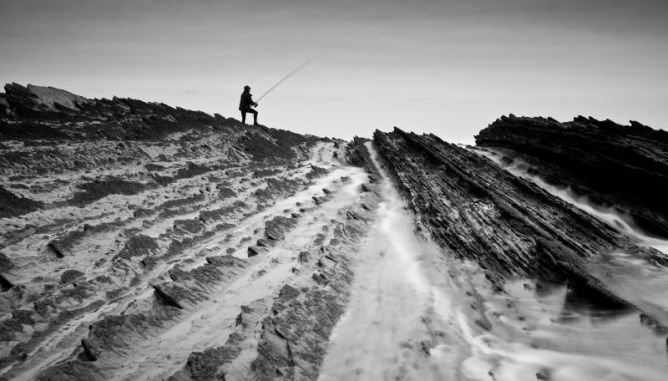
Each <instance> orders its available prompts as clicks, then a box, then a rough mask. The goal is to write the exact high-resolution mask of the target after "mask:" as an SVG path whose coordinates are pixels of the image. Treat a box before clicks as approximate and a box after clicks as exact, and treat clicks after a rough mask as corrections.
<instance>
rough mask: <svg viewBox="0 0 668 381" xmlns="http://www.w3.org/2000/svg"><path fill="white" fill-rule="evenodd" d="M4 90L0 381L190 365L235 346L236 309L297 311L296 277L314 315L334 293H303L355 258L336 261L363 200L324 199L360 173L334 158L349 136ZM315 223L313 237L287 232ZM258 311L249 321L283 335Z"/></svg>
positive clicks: (44, 91)
mask: <svg viewBox="0 0 668 381" xmlns="http://www.w3.org/2000/svg"><path fill="white" fill-rule="evenodd" d="M5 90H6V94H1V96H0V100H1V102H0V144H1V145H2V147H1V149H0V170H1V172H0V178H1V180H2V181H1V183H2V188H0V192H2V196H3V197H2V198H1V201H0V213H1V215H0V231H1V232H2V233H1V234H2V235H1V236H0V254H1V256H0V265H1V267H0V281H1V284H2V292H1V293H0V314H1V317H0V326H1V327H0V332H1V333H0V378H8V379H14V378H16V379H35V378H37V379H44V380H59V379H62V380H65V379H67V380H71V379H81V380H94V379H109V378H112V377H116V378H119V379H142V378H146V377H154V378H155V377H160V376H161V375H166V376H168V375H169V374H174V373H179V370H181V369H182V368H184V366H186V365H188V364H191V363H192V364H197V361H196V360H193V361H188V358H189V355H190V353H191V352H193V351H194V350H201V351H206V349H207V348H209V347H218V346H223V345H225V344H226V342H227V341H228V336H229V334H230V333H232V332H231V331H230V327H234V326H235V322H236V320H237V317H238V316H241V315H239V314H241V313H242V311H241V310H240V306H246V305H247V306H262V305H265V304H266V306H267V307H268V308H269V307H271V306H272V305H274V304H275V303H278V301H280V300H282V301H283V303H284V304H286V305H289V304H290V303H288V300H286V299H285V292H284V293H283V294H280V290H281V289H282V286H283V285H284V283H285V282H286V279H288V278H289V277H292V276H293V274H298V275H299V276H297V275H295V280H294V287H295V290H298V291H299V294H300V295H303V296H302V297H299V298H294V301H297V300H298V301H302V299H301V298H304V299H303V303H304V304H305V305H306V307H303V308H305V309H306V310H309V309H314V310H313V311H315V310H317V309H318V308H320V310H322V308H324V307H323V306H318V305H312V303H311V301H313V300H314V298H315V295H318V294H317V293H318V292H325V291H318V290H314V291H312V292H311V291H309V290H306V288H309V287H312V288H315V287H321V288H329V289H331V288H334V287H335V285H336V284H337V282H340V281H337V279H339V277H341V276H350V274H349V272H348V270H347V267H346V266H347V265H346V262H345V258H342V259H340V260H339V259H337V262H336V263H337V264H340V265H337V266H334V265H332V263H329V262H327V261H328V259H326V258H325V257H331V258H334V259H336V256H337V255H338V250H339V249H338V248H337V247H338V246H341V247H344V246H345V245H352V243H350V242H352V241H353V240H354V237H355V233H354V232H355V231H356V230H355V229H356V228H355V226H354V225H355V224H361V223H363V221H364V220H363V219H361V217H360V216H362V215H363V214H364V210H357V209H358V208H357V207H356V206H355V205H354V204H350V205H342V202H340V201H339V202H337V203H334V205H335V206H336V207H335V208H334V209H332V210H329V209H327V208H328V206H327V205H328V204H332V203H331V200H332V199H335V200H336V199H337V197H340V193H341V192H348V191H349V190H350V188H351V187H353V188H355V187H359V184H360V183H362V182H364V181H365V180H364V178H365V176H366V175H365V174H364V172H363V171H362V170H357V169H355V168H349V169H348V170H344V169H341V168H339V166H338V164H337V163H338V161H337V160H336V157H338V156H343V154H344V153H343V150H342V148H343V147H342V146H341V145H340V143H339V142H335V141H331V140H329V139H320V138H316V137H310V136H302V135H298V134H294V133H291V132H288V131H283V130H276V129H271V128H266V127H264V126H247V125H243V124H241V123H239V122H237V121H235V120H234V119H226V118H223V117H221V116H219V115H216V116H210V115H207V114H205V113H202V112H195V111H189V110H184V109H180V108H172V107H169V106H166V105H163V104H155V103H145V102H141V101H136V100H131V99H119V98H114V99H112V100H106V99H101V100H99V99H94V100H93V99H86V98H83V97H79V96H75V95H73V94H71V93H68V92H65V91H62V90H58V89H53V88H41V87H37V86H28V87H23V86H20V85H17V84H12V85H7V86H6V87H5ZM351 171H352V172H351ZM360 194H361V192H360ZM346 195H347V194H346ZM345 199H346V200H348V199H349V198H348V197H345ZM367 204H369V205H371V203H369V202H367ZM346 208H347V209H346ZM322 210H328V212H327V213H325V214H323V212H322ZM339 210H341V211H340V213H339ZM334 216H338V217H337V218H333V217H334ZM350 216H355V217H357V218H360V219H359V221H361V222H347V221H349V220H350V219H351V218H352V217H350ZM318 218H319V219H318ZM355 221H357V220H355ZM305 226H308V227H309V228H311V229H312V230H314V232H313V235H312V236H311V237H309V238H308V242H307V241H305V240H306V238H300V240H297V239H288V240H287V241H286V237H289V234H290V231H293V230H295V229H297V230H300V231H305ZM316 227H317V229H316ZM318 229H323V231H320V230H318ZM315 230H318V231H315ZM300 237H301V236H300ZM302 241H303V242H302ZM315 242H317V244H316V243H315ZM321 247H322V249H321ZM309 250H310V251H311V254H309V255H307V254H304V255H302V254H300V253H302V252H304V253H308V252H309ZM346 253H348V252H346ZM321 257H322V258H321ZM300 261H302V262H300ZM307 264H310V265H307ZM309 266H310V267H309ZM323 266H328V267H323ZM293 267H294V269H293ZM302 267H303V269H302ZM339 269H340V270H339ZM339 273H340V274H339ZM302 278H303V279H302ZM290 279H292V278H290ZM314 292H315V294H314ZM288 294H290V293H288ZM221 295H225V296H224V297H223V296H221ZM280 295H283V299H281V296H280ZM338 295H339V294H336V295H334V296H332V297H331V298H334V299H336V298H339V299H336V300H334V299H332V301H330V303H337V304H336V305H338V306H339V309H341V308H342V305H343V300H344V299H343V298H345V292H342V293H341V294H340V295H341V296H338ZM274 299H275V300H274ZM316 299H317V298H316ZM290 300H292V299H290ZM318 300H319V299H318ZM294 301H293V302H292V303H294ZM263 303H264V304H263ZM316 304H317V303H316ZM216 306H224V307H221V308H222V310H221V311H222V312H221V311H219V310H217V309H216ZM244 308H245V307H244ZM249 308H255V307H249ZM295 308H296V307H295ZM274 310H275V308H274ZM211 311H215V312H211ZM232 311H233V312H234V313H233V314H232ZM259 311H260V307H257V310H256V311H255V312H253V313H250V315H249V316H251V315H252V316H254V317H255V318H257V319H259V320H262V321H264V320H265V319H266V318H268V317H270V316H271V317H272V319H274V320H276V321H275V322H273V321H272V320H267V323H266V324H267V325H269V324H274V325H276V326H280V327H285V324H284V323H281V322H280V321H279V320H278V319H279V317H277V316H276V315H275V314H273V313H271V314H270V313H269V312H270V309H267V311H262V312H259ZM287 311H292V310H287ZM309 311H311V310H309ZM228 313H229V314H232V315H230V319H229V320H226V316H227V315H226V314H228ZM202 316H208V317H209V318H210V319H212V320H214V321H215V324H214V323H211V329H210V330H209V331H206V334H203V333H202V330H200V329H198V328H197V327H196V326H195V325H194V324H195V323H194V321H195V320H196V319H202ZM336 318H337V316H336V314H335V313H334V316H333V317H332V319H333V321H335V320H336ZM246 319H250V317H247V318H246ZM332 324H333V323H332ZM184 327H191V328H184ZM283 329H284V328H283ZM239 334H241V333H239ZM321 334H322V335H326V331H323V333H321ZM198 335H202V336H198ZM188 338H190V340H191V346H188V345H187V343H186V340H187V339H188ZM320 339H321V340H322V343H320V344H319V345H321V346H324V345H325V343H326V337H325V339H323V338H320ZM230 340H233V339H230ZM294 345H295V351H297V350H298V343H297V342H295V344H294ZM266 347H267V345H265V344H263V348H266ZM156 348H163V349H164V351H160V350H156ZM249 353H250V352H249ZM261 353H268V352H266V351H264V352H262V351H259V350H258V351H257V357H258V358H259V356H260V354H261ZM295 353H296V352H295ZM243 354H244V356H247V351H244V352H243ZM193 356H194V357H193ZM191 357H193V358H196V357H197V356H196V355H192V356H191ZM294 357H295V358H298V357H299V356H298V355H297V354H295V355H294ZM244 358H245V357H244ZM252 360H253V359H251V360H249V362H248V364H250V363H251V361H252ZM295 361H296V360H295ZM300 361H301V360H300ZM256 363H257V364H264V365H262V366H260V365H258V366H257V367H256V368H254V369H258V370H257V372H260V369H264V370H265V371H266V370H267V369H271V365H268V364H269V363H270V362H267V361H264V362H262V361H261V360H260V359H258V360H257V361H256ZM221 365H222V364H221ZM188 366H190V365H188ZM230 366H232V365H230ZM281 367H282V368H284V366H281ZM121 369H122V371H121ZM189 369H190V368H188V371H189V372H190V370H189ZM313 369H315V368H313V366H312V367H311V370H310V372H311V373H310V374H313V373H312V372H313ZM155 372H159V374H155ZM179 374H180V376H179V377H188V376H189V377H195V378H196V377H197V375H198V374H200V373H197V372H195V373H192V372H191V373H187V372H186V373H184V372H180V373H179ZM184 374H185V376H184ZM191 374H193V376H190V375H191Z"/></svg>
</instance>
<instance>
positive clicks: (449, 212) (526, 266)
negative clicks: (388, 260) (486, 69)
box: [374, 128, 651, 309]
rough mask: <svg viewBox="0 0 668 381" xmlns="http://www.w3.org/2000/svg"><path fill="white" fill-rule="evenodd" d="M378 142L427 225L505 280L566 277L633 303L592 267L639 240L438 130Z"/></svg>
mask: <svg viewBox="0 0 668 381" xmlns="http://www.w3.org/2000/svg"><path fill="white" fill-rule="evenodd" d="M374 147H376V149H377V150H378V153H379V158H380V160H381V161H382V163H383V165H384V166H385V167H386V168H387V170H388V172H389V173H390V175H391V176H392V178H393V181H395V183H396V185H397V188H398V190H399V191H400V193H401V194H402V195H403V197H404V198H405V199H406V200H407V202H408V204H409V206H410V207H411V209H413V211H414V212H415V213H416V216H417V222H418V225H419V227H420V228H422V229H425V230H427V231H428V232H429V233H430V234H431V236H432V237H433V238H434V240H435V241H436V242H437V243H439V244H440V245H441V246H442V247H444V248H447V249H448V250H449V251H451V252H453V253H455V254H456V255H458V256H460V257H465V258H470V259H473V260H475V261H477V262H478V263H479V264H480V265H481V266H482V267H483V268H484V269H485V270H486V276H487V277H488V278H489V279H491V280H492V281H493V282H495V283H499V284H501V283H502V282H503V280H504V279H506V278H507V277H510V276H513V275H520V276H528V277H538V278H543V279H546V280H550V281H555V282H564V281H567V282H569V284H571V286H572V287H573V288H575V289H577V290H578V291H579V292H580V293H581V294H583V295H587V296H589V299H591V300H595V301H596V302H597V303H599V304H601V305H602V306H604V307H606V308H616V309H617V308H627V307H632V306H634V304H633V302H632V301H628V300H624V299H622V298H620V297H618V296H617V295H615V294H614V293H613V292H611V291H610V289H609V288H608V286H607V285H606V284H605V280H604V279H598V278H597V277H595V276H593V275H592V274H591V273H590V272H589V271H587V265H588V264H592V263H595V261H596V260H597V258H599V256H600V255H601V254H602V253H609V252H612V251H614V250H619V249H626V248H631V249H634V250H641V251H651V249H643V248H638V247H637V246H636V245H635V243H634V242H632V241H631V240H630V239H628V238H627V237H625V236H624V235H622V234H620V233H619V232H617V231H616V230H614V229H613V228H611V227H609V226H607V225H606V224H604V223H602V222H600V221H598V220H596V219H594V218H592V217H591V216H589V215H587V214H586V213H584V212H582V211H580V210H578V209H577V208H575V207H574V206H572V205H570V204H568V203H566V202H564V201H562V200H561V199H559V198H557V197H555V196H552V195H550V194H549V193H547V192H545V191H544V190H542V189H541V188H539V187H537V186H535V185H534V184H532V183H531V182H529V181H526V180H524V179H521V178H518V177H515V176H513V175H511V174H510V173H508V172H507V171H505V170H503V169H502V168H500V167H499V166H497V165H496V164H495V163H493V162H492V161H491V160H489V159H487V158H484V157H481V156H479V155H477V154H475V153H473V152H470V151H468V150H466V149H463V148H461V147H458V146H456V145H453V144H449V143H446V142H444V141H442V140H441V139H439V138H438V137H436V136H434V135H416V134H412V133H406V132H404V131H402V130H400V129H397V128H395V130H394V131H393V132H391V133H382V132H380V131H376V132H375V134H374Z"/></svg>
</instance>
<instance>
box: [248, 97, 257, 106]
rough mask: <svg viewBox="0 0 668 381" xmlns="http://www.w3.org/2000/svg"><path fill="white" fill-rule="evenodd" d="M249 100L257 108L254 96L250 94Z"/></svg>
mask: <svg viewBox="0 0 668 381" xmlns="http://www.w3.org/2000/svg"><path fill="white" fill-rule="evenodd" d="M248 100H249V101H250V104H252V105H253V106H255V107H257V102H255V101H254V100H253V96H252V95H250V94H248Z"/></svg>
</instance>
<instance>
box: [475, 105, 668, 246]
mask: <svg viewBox="0 0 668 381" xmlns="http://www.w3.org/2000/svg"><path fill="white" fill-rule="evenodd" d="M476 144H477V145H478V146H479V147H482V148H486V149H496V150H498V151H499V152H500V153H501V154H502V155H504V156H505V157H506V160H509V161H512V160H514V159H521V160H523V161H525V162H527V163H528V164H529V165H530V166H531V170H533V171H535V173H536V174H537V175H539V176H541V177H542V178H544V179H545V180H546V181H547V182H549V183H551V184H553V185H557V186H563V187H570V188H571V189H572V190H573V191H574V192H576V193H578V194H580V195H586V196H588V198H589V199H590V200H591V201H593V202H594V203H596V204H598V205H600V206H602V207H606V208H614V209H616V210H618V211H619V212H620V214H622V215H627V216H629V217H630V218H631V219H632V222H633V223H635V225H637V226H638V227H640V228H641V229H642V230H644V231H646V232H648V233H650V234H652V235H656V236H660V237H664V238H666V237H668V203H667V202H666V196H665V193H666V189H668V132H666V131H663V130H654V129H652V128H650V127H647V126H644V125H642V124H640V123H638V122H634V121H631V124H630V125H629V126H622V125H619V124H616V123H614V122H612V121H610V120H605V121H599V120H596V119H593V118H585V117H582V116H579V117H577V118H575V119H573V121H572V122H565V123H560V122H558V121H556V120H554V119H552V118H548V119H544V118H528V117H515V116H512V115H511V116H510V117H502V118H501V119H498V120H496V121H495V122H494V123H492V124H491V125H489V127H487V128H485V129H484V130H482V131H480V133H479V134H478V135H477V136H476Z"/></svg>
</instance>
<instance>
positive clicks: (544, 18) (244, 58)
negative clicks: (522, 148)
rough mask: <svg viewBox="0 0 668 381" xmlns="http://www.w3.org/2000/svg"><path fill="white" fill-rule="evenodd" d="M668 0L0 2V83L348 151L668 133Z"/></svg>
mask: <svg viewBox="0 0 668 381" xmlns="http://www.w3.org/2000/svg"><path fill="white" fill-rule="evenodd" d="M667 18H668V1H661V0H656V1H649V0H634V1H629V0H624V1H621V0H561V1H552V0H487V1H484V0H440V1H439V0H406V1H396V0H338V1H334V0H330V1H325V0H241V1H237V0H227V1H213V0H199V1H193V0H191V1H176V0H113V1H110V0H103V1H101V0H43V1H34V0H20V1H17V0H12V1H7V0H0V82H3V83H6V82H18V83H21V84H24V85H25V84H27V83H32V84H35V85H48V86H55V87H59V88H64V89H66V90H69V91H72V92H74V93H77V94H80V95H83V96H86V97H97V98H99V97H112V96H114V95H117V96H121V97H132V98H139V99H142V100H146V101H159V102H164V103H167V104H169V105H173V106H182V107H186V108H192V109H199V110H203V111H206V112H209V113H214V112H217V113H220V114H222V115H224V116H227V117H229V116H233V117H235V118H239V116H238V111H237V106H238V98H239V94H240V92H241V90H242V87H243V86H244V85H246V84H248V85H250V86H251V87H252V88H253V93H254V94H255V95H256V97H257V96H259V95H260V94H261V93H263V92H264V91H265V90H266V89H268V88H269V87H270V86H271V85H272V84H273V83H274V82H276V81H278V80H279V79H280V78H281V77H282V76H284V75H285V74H287V73H288V72H289V71H290V70H292V69H294V68H295V67H297V66H298V65H300V64H301V63H303V62H304V61H306V60H307V59H309V58H311V57H318V58H317V60H316V61H314V62H313V63H311V64H310V65H308V66H307V67H305V68H304V69H303V70H302V71H301V72H299V73H298V74H296V75H295V76H294V77H292V78H291V79H290V80H288V81H286V82H285V83H284V84H282V85H281V86H280V87H278V88H277V89H276V90H275V91H274V92H272V93H271V94H270V95H268V96H267V97H266V98H265V99H264V100H263V101H262V102H261V104H260V107H259V111H260V122H261V123H264V124H266V125H268V126H270V127H277V128H284V129H290V130H293V131H297V132H302V133H312V134H316V135H323V136H338V137H343V138H350V137H352V136H353V135H359V136H370V134H371V133H372V131H373V130H374V129H381V130H389V129H391V128H392V127H393V126H399V127H401V128H403V129H406V130H411V131H416V132H433V133H435V134H437V135H439V136H440V137H442V138H444V139H445V140H450V141H455V142H467V143H468V142H472V137H473V135H474V134H475V133H476V132H477V131H479V130H480V129H481V128H484V127H485V126H486V125H487V124H489V123H490V122H492V121H494V120H495V119H496V118H497V117H499V116H500V115H503V114H508V113H514V114H516V115H529V116H537V115H541V116H552V117H555V118H557V119H559V120H570V119H572V117H573V116H576V115H578V114H582V115H592V116H594V117H597V118H603V119H604V118H610V119H612V120H615V121H617V122H624V123H626V122H627V121H628V120H629V119H634V120H638V121H640V122H643V123H646V124H649V125H651V126H653V127H655V128H662V129H668V107H667V106H668V105H667V104H666V101H667V100H668V22H667V21H666V20H667Z"/></svg>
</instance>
